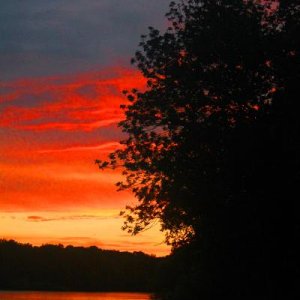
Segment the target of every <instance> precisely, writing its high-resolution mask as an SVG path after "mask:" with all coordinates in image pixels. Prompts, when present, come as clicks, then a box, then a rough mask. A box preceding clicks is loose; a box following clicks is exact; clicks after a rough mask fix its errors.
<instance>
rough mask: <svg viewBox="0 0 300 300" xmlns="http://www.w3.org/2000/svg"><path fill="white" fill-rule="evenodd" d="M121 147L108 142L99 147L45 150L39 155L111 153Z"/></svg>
mask: <svg viewBox="0 0 300 300" xmlns="http://www.w3.org/2000/svg"><path fill="white" fill-rule="evenodd" d="M120 146H121V144H120V143H118V142H108V143H104V144H101V145H95V146H76V147H67V148H62V149H45V150H39V151H37V152H39V153H53V152H54V153H55V152H74V151H75V152H76V151H91V150H102V151H105V152H111V151H113V150H115V149H117V148H119V147H120Z"/></svg>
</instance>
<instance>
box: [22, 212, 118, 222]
mask: <svg viewBox="0 0 300 300" xmlns="http://www.w3.org/2000/svg"><path fill="white" fill-rule="evenodd" d="M118 218H120V217H119V215H116V214H115V215H108V216H94V215H74V216H58V217H51V218H45V217H41V216H28V217H27V221H28V222H51V221H80V220H108V219H118Z"/></svg>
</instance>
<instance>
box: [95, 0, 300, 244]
mask: <svg viewBox="0 0 300 300" xmlns="http://www.w3.org/2000/svg"><path fill="white" fill-rule="evenodd" d="M166 16H167V18H168V22H169V26H170V27H169V28H168V29H167V31H166V32H165V33H160V32H159V31H158V30H156V29H154V28H152V27H149V34H148V35H144V36H142V41H141V43H140V50H139V51H137V52H136V53H135V57H134V58H133V59H132V63H133V64H135V65H137V67H138V68H139V69H140V70H141V72H142V73H143V75H144V76H145V78H147V80H148V81H147V88H146V90H145V91H138V90H132V91H130V92H128V91H125V94H126V95H127V98H128V100H129V101H130V104H128V105H123V106H122V108H123V109H124V110H125V114H126V119H125V120H124V121H122V122H121V123H120V127H121V128H122V130H123V132H125V133H126V134H127V136H128V137H127V139H125V140H124V141H122V142H121V144H123V145H124V147H123V148H122V149H121V150H117V151H115V152H114V153H112V154H111V155H110V161H109V162H102V161H97V162H98V163H99V167H100V168H104V167H108V166H109V167H112V168H115V167H117V166H119V165H122V166H123V167H124V171H123V174H124V175H125V176H126V180H125V181H124V182H119V183H118V184H117V185H118V187H119V189H121V190H122V189H130V190H132V191H133V193H134V194H135V196H136V197H137V199H138V201H139V202H138V204H137V205H136V206H134V207H127V212H123V214H124V215H125V217H126V221H125V223H124V229H127V230H128V231H129V232H131V233H133V234H136V233H138V232H140V231H141V230H144V229H145V228H147V227H148V226H151V224H152V223H153V221H155V220H159V221H160V222H161V225H162V230H164V231H166V233H167V235H166V236H167V242H169V243H171V244H172V245H173V246H174V247H175V248H176V247H177V246H180V245H183V244H186V243H189V242H191V241H192V240H193V238H194V237H195V236H199V235H200V233H201V232H202V233H203V230H205V228H209V226H207V224H208V223H209V222H211V221H212V220H214V221H216V219H221V217H220V216H219V215H218V214H219V213H221V214H223V212H225V211H227V210H228V209H229V208H230V207H232V206H235V205H236V203H237V202H243V201H242V199H244V200H245V199H249V198H255V197H257V195H256V194H257V193H260V192H261V189H262V190H264V192H263V193H262V194H268V193H270V185H272V183H274V181H273V180H274V176H273V175H271V173H270V171H271V170H272V171H271V172H275V173H274V174H277V175H278V172H279V168H280V166H279V165H278V164H277V165H276V163H275V162H274V161H272V159H273V158H274V157H273V155H272V153H266V152H265V150H264V149H262V147H264V146H266V144H268V147H270V148H272V143H273V144H274V143H275V144H276V143H280V145H281V146H282V145H283V144H282V143H283V140H281V138H282V136H281V137H275V136H274V132H273V133H272V131H274V130H275V131H277V130H279V128H283V127H282V126H283V123H284V122H285V120H288V116H290V115H291V112H292V110H293V109H292V106H293V104H292V103H289V104H287V103H288V102H292V101H293V96H291V95H292V93H294V92H295V91H293V92H290V91H291V90H292V89H293V88H295V87H296V82H297V80H298V79H299V75H297V76H298V77H297V78H296V77H295V76H296V74H297V71H299V68H298V65H297V63H298V62H299V38H298V37H297V35H296V33H297V30H298V29H299V18H298V16H299V5H296V1H279V2H275V1H262V2H261V3H260V2H259V1H242V0H228V1H226V0H219V1H210V0H202V1H199V0H186V1H180V3H179V4H176V3H174V2H172V3H171V4H170V11H169V13H167V15H166ZM289 85H291V86H289ZM288 93H291V95H289V94H288ZM285 95H288V96H285ZM283 110H284V112H283ZM292 126H293V131H294V132H295V136H296V132H299V130H298V129H299V127H298V129H296V127H297V126H296V124H293V125H292ZM297 130H298V131H297ZM283 131H284V133H285V134H286V133H287V132H286V129H283ZM246 135H248V137H246ZM245 137H246V138H245ZM266 137H268V139H267V140H268V141H265V140H264V139H265V138H266ZM271 140H272V141H271ZM249 141H250V142H249ZM256 143H258V144H256ZM275 144H274V145H273V146H275V147H277V146H279V147H280V148H282V147H281V146H280V145H279V144H277V145H275ZM254 148H255V149H254ZM281 150H282V151H285V152H286V153H285V154H284V153H283V152H282V153H281V154H280V153H278V149H277V150H276V151H275V150H274V149H270V151H272V152H274V151H275V152H276V154H277V155H279V154H280V155H283V154H284V155H289V154H288V153H287V152H288V151H290V150H291V148H290V146H288V148H287V149H281ZM251 151H252V152H253V153H252V154H251ZM275 152H274V153H275ZM269 154H270V155H269ZM251 156H253V157H252V158H251ZM276 161H277V160H276ZM264 163H269V169H268V170H267V168H264V167H262V166H261V165H259V164H263V165H264ZM258 169H260V170H261V171H262V169H264V172H263V173H264V175H263V176H265V177H264V178H263V176H262V175H261V174H259V173H258V172H257V170H258ZM259 179H261V180H263V181H264V182H268V184H269V185H268V186H264V187H262V184H261V182H259ZM261 197H262V195H261V196H260V197H259V198H260V199H261ZM246 202H247V201H246Z"/></svg>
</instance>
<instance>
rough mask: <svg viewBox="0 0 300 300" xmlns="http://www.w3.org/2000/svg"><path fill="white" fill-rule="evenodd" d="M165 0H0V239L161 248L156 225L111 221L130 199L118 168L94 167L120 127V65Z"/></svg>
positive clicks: (130, 81)
mask: <svg viewBox="0 0 300 300" xmlns="http://www.w3.org/2000/svg"><path fill="white" fill-rule="evenodd" d="M168 4H169V0H159V1H158V0H157V1H148V0H26V1H22V0H9V1H1V0H0V115H1V118H0V238H5V239H15V240H17V241H19V242H23V243H32V244H34V245H41V244H46V243H56V244H58V243H60V244H63V245H68V244H72V245H75V246H91V245H96V246H98V247H101V248H103V249H117V250H120V251H144V252H146V253H149V254H154V255H157V256H162V255H166V254H168V253H169V252H170V248H169V247H168V246H166V245H165V244H164V243H163V241H164V235H163V234H162V233H161V232H160V231H159V226H154V228H153V229H151V230H149V231H146V232H144V233H142V234H141V235H138V236H134V237H132V236H130V235H129V234H128V233H126V232H124V231H122V230H121V226H122V222H123V220H122V218H121V217H119V212H120V210H122V209H123V208H124V207H125V205H126V204H134V203H135V201H136V200H135V199H134V197H133V195H132V194H131V193H130V192H129V191H123V192H117V191H116V187H115V183H116V182H117V181H120V180H121V179H122V176H121V174H120V172H121V171H120V170H116V171H109V170H108V171H105V172H103V171H100V170H99V169H98V168H97V165H95V163H94V161H95V159H105V158H106V157H107V155H108V154H109V153H110V152H111V151H113V150H115V149H117V148H118V147H119V143H118V142H119V141H120V140H121V139H123V138H125V136H123V135H122V133H121V130H120V129H119V128H118V127H117V123H118V122H119V121H120V120H122V119H123V118H124V115H123V112H122V111H121V110H120V108H119V107H120V104H122V103H125V102H126V99H125V98H124V96H123V95H122V90H124V89H130V88H139V89H143V87H144V86H145V79H144V78H143V77H142V76H141V74H140V72H139V71H138V70H137V69H136V68H135V67H132V66H131V65H130V58H131V57H132V56H133V55H134V52H135V51H136V50H137V49H138V43H139V41H140V36H141V35H142V34H145V33H147V31H148V29H147V28H148V26H154V27H156V28H158V29H161V30H163V29H164V28H165V27H166V26H167V24H166V19H165V17H164V14H165V13H166V12H167V10H168Z"/></svg>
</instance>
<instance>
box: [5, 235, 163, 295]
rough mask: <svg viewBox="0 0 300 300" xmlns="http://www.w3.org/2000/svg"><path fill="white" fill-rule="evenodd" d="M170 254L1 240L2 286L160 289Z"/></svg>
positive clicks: (16, 287) (23, 288) (69, 288)
mask: <svg viewBox="0 0 300 300" xmlns="http://www.w3.org/2000/svg"><path fill="white" fill-rule="evenodd" d="M164 260H166V258H156V257H154V256H149V255H147V254H144V253H143V252H133V253H130V252H120V251H115V250H102V249H99V248H97V247H95V246H91V247H88V248H84V247H74V246H66V247H64V246H63V245H51V244H47V245H42V246H32V245H30V244H21V243H18V242H16V241H14V240H4V239H2V240H0V290H45V291H46V290H47V291H137V292H138V291H141V292H142V291H143V292H153V291H157V290H159V289H160V288H161V287H160V282H161V280H160V278H161V276H162V272H161V268H162V267H163V264H164Z"/></svg>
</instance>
